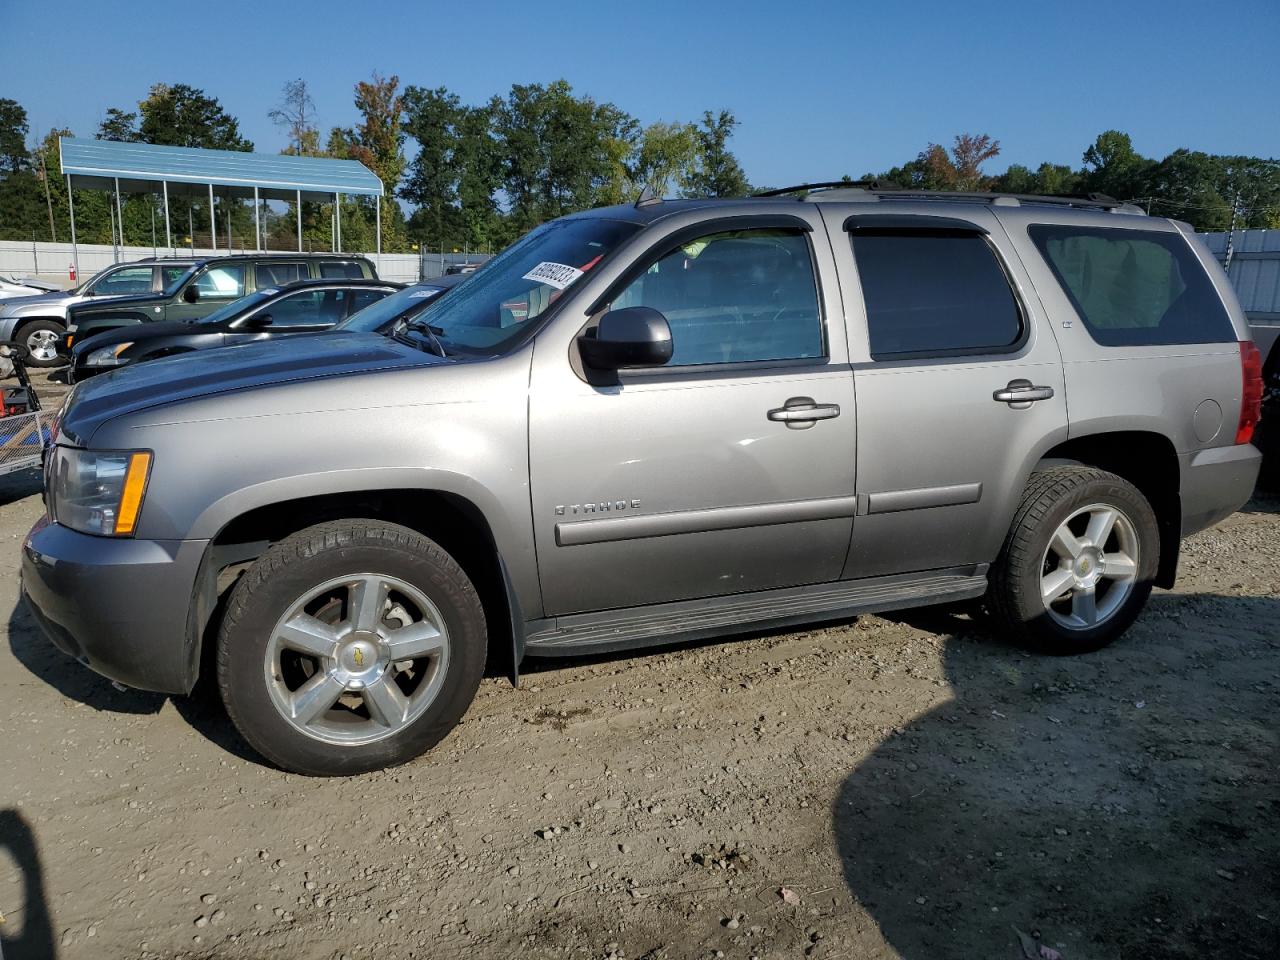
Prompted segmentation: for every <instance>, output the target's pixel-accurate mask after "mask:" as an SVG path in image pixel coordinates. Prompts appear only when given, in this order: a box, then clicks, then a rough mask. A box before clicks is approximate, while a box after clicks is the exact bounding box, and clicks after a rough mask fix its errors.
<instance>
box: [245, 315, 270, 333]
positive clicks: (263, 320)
mask: <svg viewBox="0 0 1280 960" xmlns="http://www.w3.org/2000/svg"><path fill="white" fill-rule="evenodd" d="M274 322H275V321H273V320H272V319H271V314H269V313H260V314H258V315H257V316H255V317H250V318H249V326H250V327H252V328H253V329H254V330H260V329H262V328H263V327H269V326H271V324H272V323H274Z"/></svg>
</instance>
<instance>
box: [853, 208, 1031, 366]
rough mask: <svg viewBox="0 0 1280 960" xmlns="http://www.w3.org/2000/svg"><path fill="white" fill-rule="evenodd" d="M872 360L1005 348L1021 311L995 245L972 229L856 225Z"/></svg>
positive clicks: (1018, 334)
mask: <svg viewBox="0 0 1280 960" xmlns="http://www.w3.org/2000/svg"><path fill="white" fill-rule="evenodd" d="M852 237H853V255H854V258H855V259H856V260H857V262H858V277H859V279H860V280H861V281H862V297H863V300H864V302H865V303H866V308H867V332H868V334H869V336H870V340H871V355H872V356H873V357H874V358H876V359H877V360H887V359H895V358H908V357H921V356H940V355H941V356H947V355H953V354H961V355H963V354H982V353H997V352H1004V351H1007V350H1009V349H1010V348H1012V347H1013V346H1014V345H1015V344H1017V343H1018V342H1019V341H1020V340H1021V339H1022V311H1021V310H1020V309H1019V307H1018V301H1017V300H1016V299H1015V298H1014V295H1013V290H1012V288H1011V287H1010V286H1009V279H1008V277H1006V276H1005V272H1004V269H1003V267H1001V265H1000V263H999V262H998V261H997V260H996V256H995V252H994V251H993V250H992V249H991V247H990V246H989V245H988V243H987V241H986V240H985V239H984V238H983V237H982V236H981V235H980V234H977V233H965V232H961V231H949V230H938V231H920V230H854V231H853V232H852Z"/></svg>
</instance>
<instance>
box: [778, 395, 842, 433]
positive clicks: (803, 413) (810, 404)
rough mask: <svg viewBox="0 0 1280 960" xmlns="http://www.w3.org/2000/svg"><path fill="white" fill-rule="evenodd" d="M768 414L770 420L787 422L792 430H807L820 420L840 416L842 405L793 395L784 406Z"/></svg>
mask: <svg viewBox="0 0 1280 960" xmlns="http://www.w3.org/2000/svg"><path fill="white" fill-rule="evenodd" d="M768 416H769V419H770V420H774V421H777V422H779V423H785V424H786V425H787V427H788V428H789V429H791V430H807V429H809V428H810V427H812V426H813V425H814V423H816V422H817V421H818V420H830V419H831V418H832V417H838V416H840V406H839V404H835V403H815V402H814V399H813V397H792V398H791V399H790V400H788V401H787V402H786V403H784V404H783V405H782V406H780V407H776V408H775V409H773V410H770V411H769V414H768Z"/></svg>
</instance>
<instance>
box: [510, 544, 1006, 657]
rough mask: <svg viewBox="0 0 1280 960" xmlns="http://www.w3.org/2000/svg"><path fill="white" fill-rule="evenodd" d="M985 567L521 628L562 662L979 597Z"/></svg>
mask: <svg viewBox="0 0 1280 960" xmlns="http://www.w3.org/2000/svg"><path fill="white" fill-rule="evenodd" d="M986 589H987V564H985V563H983V564H977V565H975V566H970V567H961V568H957V569H954V570H932V571H929V572H926V573H913V574H906V575H897V576H892V577H871V578H868V579H865V580H847V581H842V582H840V583H821V584H811V585H809V586H804V587H784V588H782V589H780V590H761V591H757V592H755V593H744V594H735V595H732V596H727V597H712V598H709V599H702V600H679V601H675V602H673V603H659V604H653V605H650V606H644V607H630V608H626V609H622V610H608V611H605V612H603V613H580V614H573V615H570V616H564V617H555V618H552V619H549V620H539V621H534V622H531V623H527V624H526V625H525V630H526V633H525V653H526V654H527V655H529V656H542V657H567V656H579V655H585V654H593V653H607V652H610V651H613V650H625V649H629V648H633V647H648V646H654V645H657V644H668V643H680V642H684V641H688V640H700V639H704V638H707V637H716V636H722V635H724V634H728V633H741V632H743V631H744V630H748V629H749V630H758V629H771V628H775V627H786V626H792V625H795V624H802V623H815V622H818V621H822V620H840V619H844V618H847V617H851V616H855V615H857V614H860V613H875V612H877V611H881V610H904V609H906V608H908V607H922V606H927V605H929V604H934V603H951V602H954V601H957V600H968V599H971V598H973V597H980V596H982V594H984V593H985V592H986Z"/></svg>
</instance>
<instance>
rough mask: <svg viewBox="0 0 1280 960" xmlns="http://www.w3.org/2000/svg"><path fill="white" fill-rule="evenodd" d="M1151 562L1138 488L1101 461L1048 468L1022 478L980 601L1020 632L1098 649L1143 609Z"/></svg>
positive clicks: (1150, 536) (1154, 557)
mask: <svg viewBox="0 0 1280 960" xmlns="http://www.w3.org/2000/svg"><path fill="white" fill-rule="evenodd" d="M1159 564H1160V531H1159V527H1158V525H1157V522H1156V516H1155V512H1154V511H1153V510H1152V509H1151V504H1150V503H1148V501H1147V499H1146V497H1144V496H1143V495H1142V493H1141V491H1139V490H1138V489H1137V488H1136V487H1135V486H1133V484H1131V483H1129V482H1128V481H1127V480H1124V479H1122V478H1121V477H1118V476H1116V475H1115V474H1113V473H1107V472H1106V471H1104V470H1096V469H1093V468H1091V467H1075V466H1069V467H1054V468H1052V469H1050V470H1046V471H1044V472H1042V473H1036V474H1033V475H1032V477H1031V479H1030V480H1029V481H1028V482H1027V487H1026V490H1025V491H1024V493H1023V496H1022V502H1021V504H1020V505H1019V507H1018V512H1017V514H1016V515H1015V516H1014V520H1013V524H1012V526H1011V527H1010V530H1009V534H1008V536H1007V538H1006V539H1005V543H1004V547H1003V548H1002V550H1001V552H1000V557H999V559H998V560H997V561H996V563H995V565H994V567H993V568H992V571H991V579H990V586H989V588H988V593H987V606H988V608H989V609H990V611H991V613H992V617H993V620H994V621H995V623H996V625H997V626H998V627H1000V628H1002V629H1003V631H1004V632H1005V633H1007V634H1009V635H1010V636H1011V637H1013V638H1014V639H1016V640H1018V641H1021V642H1023V643H1026V644H1028V645H1031V646H1035V647H1038V648H1040V649H1042V650H1045V651H1046V652H1049V653H1056V654H1071V653H1084V652H1087V651H1090V650H1097V649H1100V648H1101V647H1104V646H1106V645H1107V644H1109V643H1111V642H1112V641H1113V640H1115V639H1116V638H1117V637H1119V636H1120V635H1121V634H1122V633H1124V632H1125V630H1127V629H1128V628H1129V626H1130V625H1131V624H1132V623H1133V621H1134V620H1135V619H1136V618H1137V616H1138V614H1139V613H1141V611H1142V608H1143V606H1144V605H1145V604H1146V602H1147V597H1148V596H1150V594H1151V586H1152V582H1153V580H1154V579H1155V575H1156V570H1157V568H1158V567H1159Z"/></svg>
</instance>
